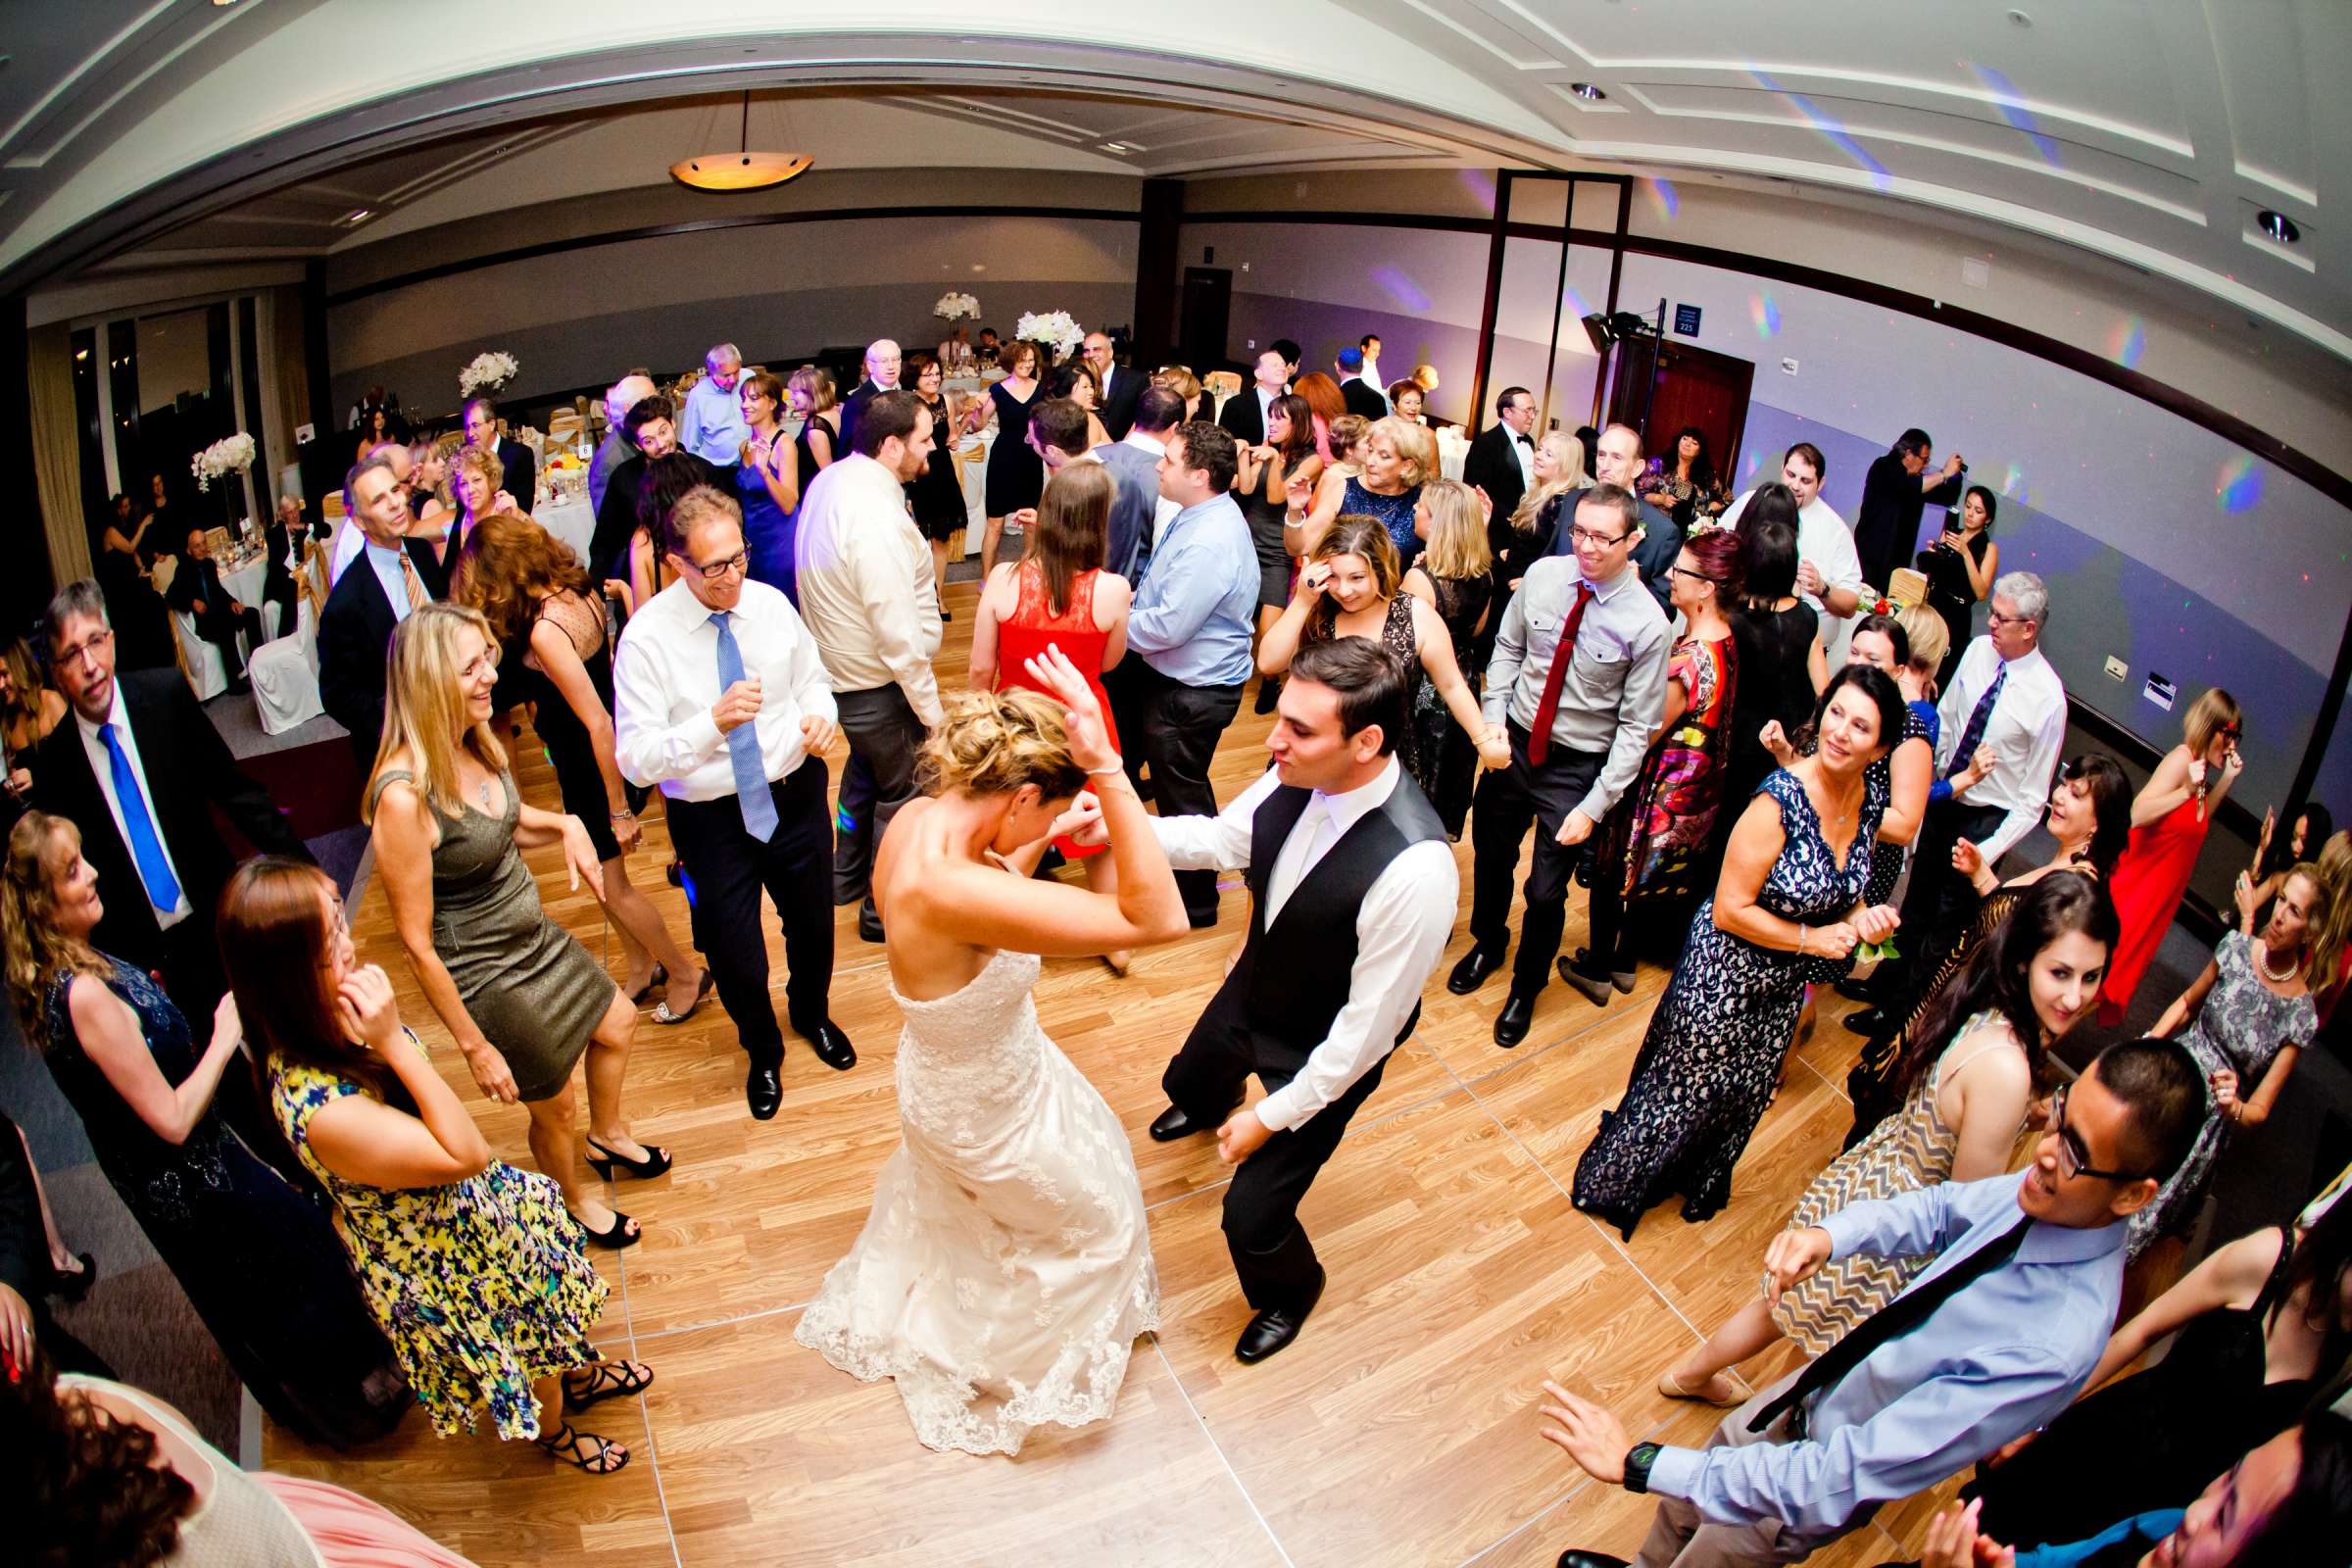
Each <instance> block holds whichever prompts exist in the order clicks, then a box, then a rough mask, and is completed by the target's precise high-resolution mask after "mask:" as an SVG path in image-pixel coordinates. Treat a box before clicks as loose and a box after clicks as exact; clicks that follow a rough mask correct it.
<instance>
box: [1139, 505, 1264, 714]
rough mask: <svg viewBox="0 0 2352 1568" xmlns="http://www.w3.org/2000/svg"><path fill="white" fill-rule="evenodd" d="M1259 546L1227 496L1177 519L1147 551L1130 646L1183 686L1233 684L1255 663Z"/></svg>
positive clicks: (1183, 512)
mask: <svg viewBox="0 0 2352 1568" xmlns="http://www.w3.org/2000/svg"><path fill="white" fill-rule="evenodd" d="M1257 591H1258V570H1257V549H1256V547H1255V546H1254V545H1252V544H1251V543H1250V524H1249V521H1248V519H1246V518H1244V517H1243V515H1242V509H1241V508H1239V507H1237V506H1235V505H1234V504H1233V497H1231V496H1229V495H1221V496H1211V497H1210V498H1209V499H1208V500H1206V501H1203V502H1201V504H1200V505H1199V506H1195V507H1187V508H1185V509H1184V510H1183V511H1182V512H1179V513H1178V514H1176V515H1175V517H1174V518H1173V519H1171V520H1170V521H1169V523H1168V525H1167V527H1166V528H1164V529H1162V530H1161V532H1160V536H1159V539H1158V541H1157V542H1156V543H1154V544H1153V545H1152V564H1151V565H1150V566H1148V567H1147V568H1145V571H1144V581H1143V586H1141V587H1140V588H1138V589H1137V590H1136V591H1135V608H1134V609H1133V610H1131V611H1129V612H1128V614H1127V646H1128V647H1129V648H1130V649H1132V650H1134V651H1135V652H1136V653H1138V654H1141V655H1142V656H1143V659H1144V662H1145V663H1147V664H1150V665H1151V666H1152V668H1153V669H1155V670H1158V671H1159V672H1160V673H1161V674H1162V675H1165V676H1167V677H1168V679H1170V680H1172V681H1178V682H1181V683H1182V684H1184V685H1187V686H1238V685H1240V684H1241V683H1242V682H1243V681H1246V680H1248V679H1249V678H1250V671H1251V670H1252V669H1254V668H1256V667H1257V666H1256V663H1255V662H1253V661H1252V660H1251V659H1250V632H1251V630H1252V629H1254V627H1255V626H1256V624H1257Z"/></svg>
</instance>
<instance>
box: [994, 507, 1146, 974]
mask: <svg viewBox="0 0 2352 1568" xmlns="http://www.w3.org/2000/svg"><path fill="white" fill-rule="evenodd" d="M1114 493H1115V481H1113V480H1112V478H1111V476H1110V470H1109V469H1108V468H1106V467H1104V466H1103V465H1102V464H1100V463H1091V462H1078V463H1072V464H1069V465H1068V466H1064V467H1062V468H1060V469H1058V470H1057V471H1055V473H1054V475H1053V477H1052V478H1050V479H1048V480H1047V481H1046V488H1045V494H1043V495H1042V496H1040V497H1039V498H1038V503H1037V520H1036V521H1035V522H1033V523H1031V524H1030V525H1029V529H1028V544H1027V548H1026V549H1025V550H1024V551H1023V553H1022V556H1021V559H1020V560H1018V561H1007V562H1005V563H1003V564H1000V565H999V566H998V567H997V568H996V569H995V570H994V571H992V572H990V573H989V575H988V583H987V585H986V586H985V587H983V588H982V589H981V591H980V610H979V614H978V618H977V620H976V622H975V623H974V625H973V627H972V658H971V681H972V685H973V686H975V687H977V688H979V689H980V690H983V691H1001V690H1003V689H1004V688H1005V687H1008V686H1019V687H1025V688H1026V689H1028V690H1030V691H1034V692H1043V693H1044V694H1045V695H1046V696H1048V697H1051V696H1053V695H1054V693H1053V691H1052V690H1051V689H1049V688H1047V687H1045V686H1041V685H1039V684H1038V683H1037V682H1036V681H1034V680H1032V679H1031V678H1030V676H1029V661H1030V660H1032V659H1034V658H1037V657H1039V656H1041V655H1043V654H1044V653H1045V651H1046V649H1047V647H1048V646H1049V645H1052V646H1057V647H1059V648H1060V649H1061V652H1062V655H1063V657H1065V658H1066V659H1068V660H1069V662H1071V663H1073V664H1075V665H1077V666H1078V668H1079V669H1080V670H1081V671H1083V672H1084V673H1085V675H1086V683H1087V685H1089V686H1091V687H1093V688H1094V693H1095V701H1096V702H1097V703H1099V704H1101V705H1102V709H1103V728H1104V729H1105V730H1107V731H1108V732H1109V735H1110V744H1111V745H1112V746H1113V747H1114V748H1115V747H1116V746H1117V745H1118V744H1119V732H1118V728H1117V726H1116V725H1115V724H1114V723H1113V722H1112V720H1111V716H1110V699H1109V698H1108V697H1106V696H1104V695H1103V673H1102V672H1103V671H1104V670H1106V669H1109V668H1110V667H1111V666H1112V665H1114V664H1116V663H1117V662H1119V660H1120V659H1121V658H1122V657H1123V656H1124V655H1125V654H1126V652H1127V611H1128V609H1129V607H1130V606H1131V605H1133V604H1134V602H1135V589H1134V587H1133V586H1132V585H1131V584H1130V583H1129V582H1128V581H1127V579H1126V578H1124V577H1122V576H1120V575H1119V574H1118V573H1117V572H1115V571H1106V570H1104V569H1103V561H1104V560H1105V559H1106V557H1107V556H1108V555H1109V551H1110V503H1111V498H1112V496H1113V494H1114ZM1054 848H1055V849H1057V850H1059V851H1060V852H1061V854H1062V856H1063V858H1067V859H1072V860H1078V861H1081V862H1083V864H1084V865H1085V868H1086V883H1087V886H1088V887H1090V888H1092V889H1094V890H1095V891H1096V892H1097V893H1104V894H1108V893H1114V892H1116V891H1117V890H1118V882H1117V879H1116V875H1115V873H1114V872H1113V871H1112V868H1111V863H1110V857H1109V856H1107V855H1104V854H1103V853H1102V851H1103V848H1104V846H1103V845H1099V844H1098V845H1091V846H1090V845H1082V844H1077V843H1073V842H1071V841H1070V840H1068V839H1056V840H1054ZM1127 957H1128V956H1127V954H1125V953H1124V952H1121V953H1106V954H1104V955H1103V962H1104V963H1107V964H1109V965H1110V967H1111V969H1112V971H1113V972H1115V973H1118V974H1125V973H1126V972H1127Z"/></svg>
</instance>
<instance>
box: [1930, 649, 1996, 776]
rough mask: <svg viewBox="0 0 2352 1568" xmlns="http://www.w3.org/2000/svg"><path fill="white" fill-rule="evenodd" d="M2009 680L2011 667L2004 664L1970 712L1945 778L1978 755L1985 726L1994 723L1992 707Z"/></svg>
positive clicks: (1946, 769) (1983, 738)
mask: <svg viewBox="0 0 2352 1568" xmlns="http://www.w3.org/2000/svg"><path fill="white" fill-rule="evenodd" d="M2008 678H2009V666H2008V665H2007V664H2003V665H2002V666H2001V669H2000V673H1999V674H1997V675H1995V676H1993V677H1992V684H1991V685H1989V686H1987V687H1985V695H1984V696H1982V697H1980V698H1978V699H1977V706H1976V707H1975V708H1973V709H1971V710H1970V711H1969V714H1968V725H1967V727H1966V728H1964V729H1962V730H1961V731H1960V745H1959V746H1958V748H1957V749H1955V750H1954V751H1953V753H1952V765H1951V766H1949V767H1947V768H1945V769H1944V770H1943V776H1944V777H1945V778H1950V777H1951V776H1952V775H1953V774H1954V773H1957V772H1959V771H1960V770H1961V769H1962V768H1964V767H1966V766H1967V765H1968V763H1969V760H1970V759H1971V758H1973V757H1975V756H1976V755H1977V748H1978V747H1979V746H1980V745H1982V744H1983V743H1984V740H1985V725H1987V724H1989V723H1991V722H1992V705H1993V704H1994V703H1997V702H1999V701H2000V699H2001V683H2002V682H2003V681H2005V680H2007V679H2008Z"/></svg>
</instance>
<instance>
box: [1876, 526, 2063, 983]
mask: <svg viewBox="0 0 2352 1568" xmlns="http://www.w3.org/2000/svg"><path fill="white" fill-rule="evenodd" d="M2049 617H2050V595H2049V590H2048V589H2046V588H2044V587H2043V586H2042V582H2041V579H2040V578H2039V577H2036V576H2035V575H2034V573H2032V572H2030V571H2012V572H2005V573H2003V574H2002V575H2001V577H2000V578H1999V579H1998V580H1997V581H1995V582H1994V583H1993V585H1992V612H1991V615H1990V617H1989V619H1988V620H1987V622H1986V625H1987V628H1988V629H1987V630H1986V632H1985V635H1984V636H1982V637H1979V638H1978V639H1977V640H1976V641H1974V642H1972V643H1970V644H1969V645H1968V652H1967V653H1965V654H1963V655H1962V656H1961V657H1960V667H1959V668H1957V669H1955V670H1954V671H1952V683H1951V685H1950V686H1948V687H1946V688H1945V689H1944V693H1943V701H1942V702H1941V703H1940V704H1939V705H1937V709H1936V717H1937V718H1938V719H1939V720H1940V721H1941V724H1942V732H1941V734H1940V735H1939V737H1938V739H1937V743H1936V778H1937V780H1939V781H1941V782H1940V783H1939V784H1938V786H1937V787H1936V789H1935V790H1934V791H1933V792H1932V793H1931V795H1930V797H1929V801H1928V814H1927V815H1926V817H1925V818H1923V819H1922V820H1921V822H1920V827H1919V840H1918V848H1917V849H1916V850H1915V851H1914V852H1913V858H1912V861H1911V886H1910V887H1909V889H1908V890H1906V891H1905V893H1904V894H1903V908H1902V915H1903V924H1902V929H1903V930H1905V931H1907V932H1912V933H1914V934H1915V936H1916V940H1913V941H1906V942H1904V943H1903V944H1901V946H1902V950H1903V951H1904V952H1905V953H1906V954H1912V955H1928V954H1938V953H1941V952H1943V951H1945V950H1946V949H1947V948H1948V946H1949V942H1948V940H1947V939H1948V938H1950V937H1951V936H1953V935H1954V928H1955V925H1956V924H1957V922H1959V921H1961V920H1964V919H1966V918H1967V917H1968V916H1969V914H1970V913H1972V912H1973V911H1974V909H1975V907H1976V902H1977V901H1976V899H1975V898H1974V896H1973V895H1969V894H1968V893H1967V890H1968V878H1966V877H1964V876H1962V875H1961V874H1960V873H1959V872H1958V871H1956V870H1954V869H1953V868H1952V846H1953V845H1954V844H1956V843H1958V842H1959V841H1960V840H1961V839H1967V840H1969V841H1971V842H1972V843H1974V844H1975V845H1976V846H1977V849H1978V851H1979V853H1981V854H1982V855H1983V856H1984V857H1985V864H1986V865H1994V864H1997V863H1998V862H1999V860H2000V858H2001V857H2002V856H2004V855H2006V854H2008V853H2009V851H2010V850H2011V849H2013V848H2015V847H2016V844H2017V841H2018V840H2020V839H2022V838H2024V837H2025V836H2026V833H2027V831H2028V830H2029V829H2031V828H2032V827H2033V826H2034V824H2035V823H2036V822H2038V821H2040V820H2041V813H2042V810H2043V809H2044V808H2045V807H2047V806H2048V805H2049V800H2050V785H2051V780H2052V778H2053V777H2054V776H2055V774H2056V773H2057V770H2058V763H2059V760H2060V755H2061V754H2062V753H2063V752H2064V750H2065V748H2066V685H2065V683H2064V682H2063V681H2061V680H2060V679H2059V678H2058V671H2057V670H2055V669H2053V668H2051V667H2050V662H2049V660H2048V659H2046V658H2044V657H2043V655H2042V652H2041V629H2042V626H2043V625H2044V623H2046V622H2047V621H2048V619H2049ZM1946 783H1948V784H1949V785H1950V789H1949V791H1948V792H1947V791H1946V790H1944V789H1943V788H1942V787H1941V784H1946ZM1938 797H1940V798H1938ZM1912 978H1913V976H1912V975H1911V973H1910V972H1909V969H1908V967H1907V966H1906V965H1905V963H1904V961H1903V960H1901V959H1894V960H1890V961H1889V962H1887V963H1885V964H1882V965H1880V967H1879V972H1878V973H1876V974H1874V975H1873V976H1872V977H1871V980H1870V982H1869V984H1868V985H1867V987H1865V988H1864V990H1865V994H1866V995H1868V996H1869V997H1870V998H1871V999H1872V1000H1873V1001H1878V1002H1885V1001H1889V1000H1891V999H1893V998H1895V997H1897V996H1907V995H1908V993H1907V991H1904V990H1903V989H1901V987H1902V986H1903V985H1904V984H1905V983H1906V982H1908V981H1909V980H1910V979H1912Z"/></svg>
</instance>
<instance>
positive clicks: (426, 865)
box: [362, 604, 670, 1248]
mask: <svg viewBox="0 0 2352 1568" xmlns="http://www.w3.org/2000/svg"><path fill="white" fill-rule="evenodd" d="M497 680H498V643H497V640H496V639H495V638H494V637H492V635H491V632H490V623H489V622H488V621H486V620H484V619H483V618H482V615H481V613H480V612H479V611H474V610H467V609H466V608H464V607H463V606H459V605H452V604H432V605H425V606H423V607H422V608H420V609H418V610H417V611H415V612H413V613H411V614H410V616H409V618H408V619H406V620H404V621H402V622H401V623H400V625H399V627H398V628H397V629H396V630H395V631H394V632H393V634H392V652H391V657H390V660H389V670H388V674H387V679H386V681H385V691H384V738H383V743H382V745H381V747H380V748H379V749H378V750H377V752H376V756H375V766H374V769H373V770H372V771H371V772H370V773H369V775H368V794H367V800H366V809H365V810H364V811H363V812H362V819H363V820H364V821H366V822H367V823H368V825H369V826H370V827H371V828H372V829H373V830H374V845H375V859H376V867H377V870H378V872H379V873H380V874H381V875H382V877H383V879H384V895H385V898H386V900H387V901H388V902H389V903H390V904H391V906H392V923H393V925H394V927H395V928H396V929H397V930H398V932H399V934H400V943H401V946H402V947H403V948H404V949H406V950H407V952H408V955H409V963H410V966H411V968H412V969H413V970H414V971H415V972H416V975H417V984H418V985H419V986H421V987H423V989H424V995H425V1000H426V1001H428V1002H429V1003H431V1004H432V1007H433V1011H434V1012H435V1013H437V1014H439V1015H440V1018H441V1022H442V1023H443V1024H444V1025H446V1026H447V1027H448V1029H449V1032H450V1034H451V1035H452V1036H453V1037H455V1039H456V1041H457V1046H458V1049H459V1050H460V1051H461V1052H463V1053H464V1054H465V1056H466V1066H467V1067H468V1068H469V1069H471V1071H472V1073H473V1081H474V1082H475V1083H476V1084H478V1085H479V1086H480V1087H481V1091H482V1093H483V1094H484V1095H486V1096H488V1097H489V1098H490V1099H492V1100H496V1101H499V1102H501V1103H507V1104H512V1103H515V1102H516V1101H520V1102H521V1103H522V1104H523V1106H524V1108H525V1109H527V1110H528V1111H529V1112H530V1118H531V1132H530V1143H531V1155H532V1157H533V1158H534V1159H536V1160H537V1161H538V1163H539V1168H540V1169H541V1170H543V1171H545V1172H546V1173H547V1174H548V1175H550V1176H553V1177H554V1178H555V1179H556V1184H557V1185H558V1186H559V1187H561V1188H563V1189H564V1202H565V1203H566V1204H567V1205H569V1207H570V1209H571V1212H572V1216H573V1217H574V1218H575V1219H577V1220H578V1221H579V1222H580V1224H581V1225H582V1227H583V1228H584V1229H585V1230H586V1231H587V1233H588V1239H589V1240H590V1241H592V1242H595V1243H596V1244H597V1245H598V1246H600V1247H610V1248H621V1247H632V1246H635V1245H636V1243H637V1242H638V1240H639V1239H640V1235H639V1232H638V1229H637V1222H636V1221H634V1220H632V1219H630V1218H629V1217H628V1216H627V1215H626V1214H621V1213H616V1212H614V1210H613V1208H612V1207H611V1206H610V1205H608V1204H607V1203H605V1202H604V1201H603V1200H602V1198H600V1197H599V1196H597V1195H596V1194H595V1193H594V1192H593V1191H591V1189H590V1188H589V1187H588V1185H587V1184H586V1183H585V1182H583V1181H582V1180H581V1178H580V1172H579V1154H578V1151H577V1150H576V1149H574V1148H573V1147H572V1145H573V1123H574V1116H575V1111H574V1107H573V1103H572V1098H571V1072H572V1068H573V1067H574V1066H575V1065H576V1064H577V1063H578V1062H579V1061H580V1058H581V1056H582V1054H586V1056H587V1076H588V1147H589V1149H590V1151H592V1152H591V1154H590V1156H589V1157H590V1159H591V1161H592V1162H593V1163H594V1164H596V1166H597V1167H598V1170H599V1172H600V1174H605V1175H607V1176H609V1175H610V1174H611V1173H612V1172H613V1170H614V1169H615V1168H617V1169H620V1170H623V1171H626V1172H627V1173H628V1174H630V1175H632V1176H646V1177H652V1176H659V1175H661V1174H662V1172H663V1171H665V1170H667V1169H669V1166H670V1156H669V1151H667V1150H665V1149H649V1148H646V1147H645V1146H643V1145H640V1144H639V1143H638V1142H637V1141H636V1140H635V1139H633V1138H631V1137H630V1136H629V1130H628V1123H627V1122H626V1121H625V1120H624V1119H623V1118H622V1116H621V1112H620V1087H621V1080H622V1078H623V1076H624V1075H625V1074H626V1073H627V1070H628V1060H629V1046H630V1043H631V1042H632V1041H633V1040H634V1039H635V1037H636V1033H637V1009H636V1007H635V1006H634V1005H631V1003H630V1001H629V999H628V997H627V996H626V995H625V994H624V993H623V992H622V991H621V989H620V988H619V987H618V986H616V985H614V984H613V981H612V978H611V977H610V976H609V975H607V974H606V973H605V970H604V966H603V965H602V964H600V963H598V962H597V961H596V959H595V958H593V957H591V956H589V954H588V951H587V949H585V948H583V947H581V946H580V945H579V944H578V943H577V942H575V941H573V940H572V939H571V938H570V937H569V936H567V935H566V934H565V933H564V930H563V928H562V927H560V926H558V925H557V924H556V923H555V922H554V921H552V920H550V919H548V917H547V911H546V910H545V909H543V908H542V907H540V904H539V887H538V884H537V883H536V882H535V881H534V880H533V879H532V877H531V873H530V870H529V868H528V867H527V866H525V865H524V864H523V863H522V857H521V856H520V855H519V854H517V853H516V851H517V848H518V847H519V848H520V849H538V848H541V847H543V846H550V845H561V846H562V847H563V850H564V863H565V865H566V867H567V869H568V870H569V872H570V874H571V885H572V886H573V887H575V888H576V887H578V886H579V884H580V883H581V882H582V881H583V880H585V881H586V882H587V884H588V886H589V887H590V889H591V890H593V891H595V892H596V893H597V894H598V896H599V897H602V896H603V892H604V868H603V866H602V865H600V864H599V863H598V861H597V857H596V847H595V845H594V844H593V843H592V842H591V841H590V839H589V837H588V830H587V828H586V827H584V826H583V825H582V824H581V822H580V819H579V818H578V817H576V816H560V815H558V814H557V813H555V812H553V811H543V810H541V809H538V808H537V807H535V806H528V805H525V804H524V803H523V800H522V797H521V795H520V793H519V792H517V791H516V789H515V775H514V774H513V772H511V771H510V770H509V769H508V766H507V754H506V751H505V749H504V748H503V747H501V746H500V745H499V743H498V737H497V736H496V735H494V734H492V733H491V730H490V714H491V698H490V693H491V689H492V688H493V687H494V686H495V685H496V684H497Z"/></svg>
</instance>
